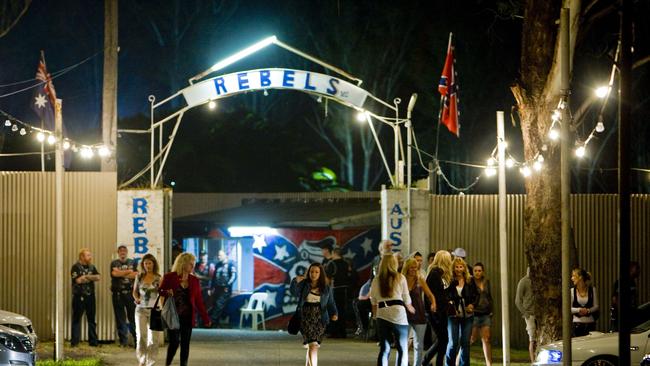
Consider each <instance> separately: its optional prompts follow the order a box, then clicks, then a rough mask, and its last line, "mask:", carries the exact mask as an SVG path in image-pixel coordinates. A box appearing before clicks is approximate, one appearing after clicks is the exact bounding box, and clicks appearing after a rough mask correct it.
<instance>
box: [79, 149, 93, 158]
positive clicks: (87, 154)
mask: <svg viewBox="0 0 650 366" xmlns="http://www.w3.org/2000/svg"><path fill="white" fill-rule="evenodd" d="M80 154H81V157H82V158H84V159H90V158H92V157H93V155H94V154H93V149H91V148H89V147H82V148H81V152H80Z"/></svg>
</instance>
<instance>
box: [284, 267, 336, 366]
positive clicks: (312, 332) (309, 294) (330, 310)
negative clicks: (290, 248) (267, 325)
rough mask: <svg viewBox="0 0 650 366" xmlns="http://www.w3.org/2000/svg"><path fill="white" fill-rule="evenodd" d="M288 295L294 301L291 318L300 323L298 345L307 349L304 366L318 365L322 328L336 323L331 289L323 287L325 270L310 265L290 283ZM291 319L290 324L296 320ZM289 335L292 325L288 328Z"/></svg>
mask: <svg viewBox="0 0 650 366" xmlns="http://www.w3.org/2000/svg"><path fill="white" fill-rule="evenodd" d="M290 291H291V293H292V294H293V295H294V296H296V297H298V307H297V308H296V311H297V312H299V313H298V314H296V315H294V317H298V319H300V332H301V333H302V340H303V342H302V344H303V346H304V347H305V348H307V356H306V361H305V365H307V366H317V365H318V348H320V343H321V340H322V339H323V334H324V333H325V328H326V327H327V324H329V321H330V319H331V320H333V321H336V320H337V319H338V313H337V310H336V305H335V304H334V296H333V295H332V289H331V287H330V286H328V285H327V279H326V278H325V270H324V269H323V266H322V265H320V263H312V264H311V265H310V266H309V268H308V269H307V278H305V276H296V278H294V279H293V280H291V287H290ZM292 319H293V323H295V322H297V320H295V319H294V318H292ZM290 328H292V332H293V331H294V330H295V324H290Z"/></svg>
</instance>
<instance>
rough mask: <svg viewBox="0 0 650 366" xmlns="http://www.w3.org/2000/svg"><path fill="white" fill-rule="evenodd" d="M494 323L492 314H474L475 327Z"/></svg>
mask: <svg viewBox="0 0 650 366" xmlns="http://www.w3.org/2000/svg"><path fill="white" fill-rule="evenodd" d="M490 325H492V315H490V314H485V315H474V325H473V326H474V327H479V328H480V327H489V326H490Z"/></svg>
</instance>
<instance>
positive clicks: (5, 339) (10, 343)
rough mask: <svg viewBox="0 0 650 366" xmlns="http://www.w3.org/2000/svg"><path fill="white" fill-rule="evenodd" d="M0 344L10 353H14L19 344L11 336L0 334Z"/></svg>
mask: <svg viewBox="0 0 650 366" xmlns="http://www.w3.org/2000/svg"><path fill="white" fill-rule="evenodd" d="M0 344H1V345H3V346H5V347H6V348H8V349H10V350H12V351H15V350H17V349H18V345H19V342H18V339H16V337H14V336H12V335H11V334H6V333H0Z"/></svg>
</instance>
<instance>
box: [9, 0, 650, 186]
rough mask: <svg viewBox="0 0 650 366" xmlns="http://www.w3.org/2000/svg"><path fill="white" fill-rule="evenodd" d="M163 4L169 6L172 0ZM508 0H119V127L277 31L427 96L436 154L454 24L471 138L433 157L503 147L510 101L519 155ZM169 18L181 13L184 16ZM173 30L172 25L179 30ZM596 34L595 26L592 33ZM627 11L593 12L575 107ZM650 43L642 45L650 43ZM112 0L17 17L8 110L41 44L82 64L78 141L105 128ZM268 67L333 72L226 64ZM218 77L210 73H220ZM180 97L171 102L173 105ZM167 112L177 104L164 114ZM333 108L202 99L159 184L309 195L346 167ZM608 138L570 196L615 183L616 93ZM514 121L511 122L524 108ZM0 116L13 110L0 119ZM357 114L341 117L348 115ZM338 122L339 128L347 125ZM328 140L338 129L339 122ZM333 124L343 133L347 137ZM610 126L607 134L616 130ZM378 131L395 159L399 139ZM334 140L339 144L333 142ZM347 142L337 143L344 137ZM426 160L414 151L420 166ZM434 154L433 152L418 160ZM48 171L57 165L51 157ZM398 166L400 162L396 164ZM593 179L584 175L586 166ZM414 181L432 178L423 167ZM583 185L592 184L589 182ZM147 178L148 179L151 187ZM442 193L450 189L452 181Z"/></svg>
mask: <svg viewBox="0 0 650 366" xmlns="http://www.w3.org/2000/svg"><path fill="white" fill-rule="evenodd" d="M163 4H164V6H163ZM517 4H518V2H512V1H478V0H477V1H453V2H431V1H411V2H402V3H399V4H398V3H396V2H392V1H355V2H349V1H340V0H339V1H318V2H311V1H310V2H306V1H297V0H296V1H276V2H272V1H232V2H219V1H180V0H179V1H171V0H170V1H162V2H161V1H121V2H120V3H119V6H120V9H119V13H120V15H119V46H120V52H119V65H118V68H119V69H118V73H119V76H118V79H119V90H118V114H119V119H120V120H119V128H145V127H146V125H147V124H148V123H149V103H148V101H147V97H148V96H149V95H155V96H156V97H157V98H158V100H160V99H162V98H165V97H167V96H168V95H170V94H172V93H173V92H174V91H176V90H179V89H181V88H183V87H185V86H187V79H188V78H189V77H191V76H193V75H195V74H197V73H199V72H201V71H203V70H205V69H207V68H208V67H210V66H211V65H212V64H213V63H214V62H216V61H218V60H220V59H222V58H224V57H226V56H228V55H230V54H232V53H233V52H236V51H238V50H240V49H241V48H243V47H246V46H248V45H250V44H252V43H254V42H257V41H258V40H260V39H262V38H265V37H267V36H269V35H273V34H275V35H276V36H277V37H278V38H279V39H280V40H281V41H283V42H285V43H287V44H289V45H291V46H293V47H296V48H298V49H300V50H302V51H305V52H307V53H310V54H313V55H314V56H316V57H318V58H320V59H323V60H325V61H327V62H328V63H330V64H333V65H335V66H338V67H340V68H342V69H344V70H346V71H347V72H349V73H351V74H352V75H355V76H357V77H360V78H361V79H363V80H364V84H363V86H364V87H365V88H366V89H367V90H369V91H370V92H371V93H373V94H374V95H376V96H378V97H380V98H382V99H385V100H388V101H392V99H393V98H395V97H399V98H401V99H402V111H401V113H405V110H406V104H407V103H408V99H409V96H410V95H411V93H418V94H419V99H418V103H417V105H416V107H415V110H414V116H413V122H414V126H415V131H416V133H417V138H418V143H419V145H420V148H421V149H422V150H424V151H426V152H428V153H429V154H432V153H433V152H434V149H435V141H436V121H437V113H438V107H439V105H438V104H439V99H438V98H439V95H438V94H437V91H436V89H437V82H438V79H439V78H440V72H441V70H442V66H443V63H444V57H445V52H446V44H447V39H448V35H449V32H453V33H454V35H455V46H456V53H457V63H456V68H457V72H458V80H459V84H460V101H461V104H460V109H461V124H462V125H461V126H462V127H461V137H460V139H457V138H456V137H454V136H452V135H451V134H449V133H448V132H447V131H446V130H441V131H440V135H439V146H438V150H439V157H440V159H443V160H450V161H457V162H466V163H475V164H485V160H486V159H487V157H489V154H490V152H491V149H492V147H493V146H494V144H495V130H496V127H495V111H496V110H504V111H506V116H507V117H506V123H507V130H506V135H507V136H508V139H509V141H510V148H511V151H512V154H513V155H515V156H518V157H520V158H521V157H522V152H521V151H522V150H521V132H520V131H519V130H518V124H516V126H513V125H512V124H511V123H510V117H509V115H510V110H511V108H512V106H513V105H514V99H513V98H512V95H511V94H510V91H509V85H511V84H512V83H513V82H514V81H515V80H516V79H517V71H518V68H519V51H520V43H521V40H520V30H521V22H522V20H521V18H520V15H521V13H522V10H521V9H520V8H519V6H518V5H517ZM636 6H637V10H638V11H637V12H636V13H637V14H648V12H647V11H648V8H649V6H648V2H647V1H639V2H637V4H636ZM174 20H176V21H177V22H176V23H174ZM646 23H647V19H643V20H640V21H639V22H638V23H637V24H636V26H635V31H636V40H635V41H636V43H637V47H636V48H635V51H636V52H637V55H638V56H637V57H639V58H642V57H644V56H647V55H648V54H649V52H648V51H649V49H648V46H647V45H648V43H649V42H647V40H648V25H647V24H646ZM174 24H178V26H177V27H174V26H173V25H174ZM585 29H586V28H585ZM616 31H617V16H616V14H614V13H613V14H611V15H609V16H605V17H603V18H601V19H599V20H598V21H597V22H596V23H594V25H593V26H591V25H590V26H589V30H588V32H585V33H586V34H585V36H583V37H582V38H581V43H580V46H579V48H578V49H577V50H576V61H575V68H574V75H573V81H572V83H573V84H572V85H573V86H572V87H573V94H572V98H573V101H572V108H573V109H577V108H578V106H579V105H580V104H581V103H582V101H583V100H584V99H585V98H586V97H587V96H588V95H589V93H591V92H592V90H593V88H594V87H595V83H596V82H598V83H599V84H600V83H602V82H604V81H605V80H606V79H607V78H608V75H609V68H610V67H611V60H610V59H609V57H610V55H611V54H610V53H611V51H612V50H613V48H614V47H615V45H616ZM644 41H645V42H644ZM102 49H103V2H101V1H83V0H76V1H73V0H66V1H34V2H33V3H32V4H31V6H30V7H29V9H28V10H27V13H26V14H25V15H24V16H23V17H22V18H21V19H20V21H19V22H18V24H17V25H16V26H15V27H14V28H13V29H12V30H11V31H10V32H9V33H8V34H7V35H5V36H4V37H2V38H0V85H2V87H0V95H1V96H2V97H1V98H0V109H2V110H3V111H6V112H8V113H10V114H12V115H14V116H15V117H17V118H19V119H21V120H23V121H25V122H29V123H34V124H36V115H35V114H34V113H33V112H32V111H31V109H30V108H29V103H30V98H31V91H27V92H23V93H19V94H16V95H12V96H5V95H6V94H8V93H11V92H13V91H16V90H18V89H21V88H24V87H26V86H28V85H30V84H29V83H27V84H21V85H16V86H7V84H10V83H14V82H18V81H23V80H29V79H32V78H33V77H34V74H35V71H36V67H37V63H38V59H39V52H40V50H43V51H44V52H45V58H46V61H47V66H48V70H49V71H50V73H55V72H57V71H60V70H62V69H64V68H66V67H69V66H73V65H76V64H79V65H78V66H77V67H74V68H72V69H71V70H70V71H69V72H67V73H66V74H63V75H61V76H59V77H57V78H56V79H54V85H55V87H56V90H57V95H58V97H59V98H61V99H63V111H64V112H63V116H64V123H65V125H66V128H67V130H68V133H69V136H70V137H71V138H72V139H74V140H76V141H79V142H82V143H95V142H99V140H100V137H101V128H100V125H101V94H102V90H101V84H102V63H103V55H102ZM262 67H287V68H295V69H301V70H310V71H314V72H324V69H323V68H322V67H320V66H318V65H315V64H313V63H310V62H307V61H305V60H304V59H301V58H299V57H298V56H295V55H293V54H290V53H288V52H287V51H285V50H282V49H280V48H278V47H273V46H272V47H269V48H268V49H265V50H263V51H260V52H259V53H257V54H255V55H254V56H252V57H250V58H248V59H246V60H244V61H242V62H239V63H237V64H235V65H232V66H230V67H228V68H227V69H225V70H223V73H224V74H225V73H229V72H234V71H243V70H252V69H256V68H262ZM649 71H650V64H646V65H644V66H641V67H639V68H637V69H635V70H634V76H635V84H634V86H633V87H634V93H635V101H634V106H635V107H634V110H633V116H634V124H635V125H634V126H635V134H634V136H635V140H634V141H633V147H632V149H633V152H634V154H633V156H635V161H633V162H632V166H633V167H640V168H648V167H650V155H649V153H648V152H646V148H644V146H645V144H644V142H645V141H646V140H647V139H648V138H649V137H650V136H649V135H650V128H649V127H648V123H647V119H648V110H649V109H650V103H648V99H649V96H650V82H649V81H650V80H648V74H649ZM211 76H216V75H211ZM177 107H178V106H170V108H172V109H173V108H177ZM597 108H598V107H593V108H592V109H593V110H590V112H589V114H588V118H586V119H585V122H584V123H583V124H582V125H581V127H580V128H579V129H578V131H577V133H578V134H579V135H581V136H583V137H584V136H586V134H588V133H589V130H590V129H591V128H593V126H594V125H595V123H596V122H595V115H596V113H597ZM170 110H171V109H170ZM327 112H328V117H327V118H328V119H327V120H326V121H329V122H328V123H343V122H342V121H343V120H344V119H349V123H352V124H355V126H354V127H353V128H352V133H353V134H354V136H355V137H354V138H353V140H354V143H353V144H352V145H353V146H354V147H353V149H354V158H353V159H352V160H353V162H354V167H355V168H354V169H353V170H354V181H353V182H352V183H350V182H346V179H341V181H340V182H338V185H337V187H344V188H348V189H363V188H364V187H362V185H361V183H360V176H361V174H362V170H361V166H362V164H363V161H362V159H361V155H362V151H361V150H360V149H359V145H360V142H359V140H358V135H359V134H360V133H362V131H357V130H359V129H360V128H361V127H360V126H358V125H356V122H354V119H353V112H352V111H351V110H349V109H346V108H342V107H338V106H332V105H329V106H328V110H327ZM324 116H325V107H324V106H323V103H320V104H319V103H318V102H317V101H316V100H315V98H313V97H311V96H309V95H306V94H304V93H298V92H287V91H271V92H270V95H269V96H267V97H265V96H263V95H261V93H250V94H245V95H240V96H236V97H231V98H228V99H225V100H222V101H220V102H219V106H218V108H217V110H215V111H207V110H206V108H202V107H198V108H195V109H194V110H192V111H190V112H189V113H188V114H187V116H186V117H185V119H184V121H183V124H182V126H181V128H180V130H179V135H178V137H177V140H176V143H175V145H174V147H173V148H172V153H171V155H170V161H169V162H168V166H167V169H166V171H165V176H164V183H165V184H166V185H169V184H170V183H171V182H172V181H173V182H175V183H176V187H175V189H176V190H177V191H221V192H237V191H300V190H319V189H322V188H323V187H320V186H318V185H317V184H316V185H315V184H314V182H313V181H311V180H310V177H311V176H312V172H313V171H315V170H318V169H320V168H321V167H327V168H329V169H331V170H333V171H335V172H336V173H337V174H338V175H339V177H345V174H344V173H343V171H344V170H345V168H344V167H343V166H342V164H341V160H340V159H339V158H338V156H337V154H336V153H335V152H334V150H333V149H332V148H331V145H330V144H328V142H327V141H325V140H324V139H322V138H321V137H320V136H319V135H318V134H317V133H316V132H315V131H314V130H313V129H312V128H310V127H309V121H314V120H321V121H323V120H325V117H324ZM605 118H606V119H605V126H606V130H605V133H603V134H601V135H599V136H598V137H597V139H596V141H594V143H593V144H590V148H593V150H599V149H600V148H601V146H602V147H603V148H602V149H600V150H602V151H601V153H600V155H599V156H598V159H597V160H596V161H595V162H594V161H593V160H589V161H586V162H582V163H580V165H576V166H575V167H574V179H573V185H574V186H573V190H574V191H575V192H583V193H586V192H613V191H615V189H616V185H615V172H608V171H604V170H603V171H599V169H601V168H612V167H615V163H616V161H615V151H616V150H615V149H616V144H615V141H616V134H615V133H613V134H610V133H609V132H610V131H612V128H611V127H612V126H614V125H615V123H616V104H615V98H613V100H611V101H610V103H609V104H608V105H607V108H606V112H605ZM515 120H516V118H515ZM3 121H4V118H3ZM346 123H347V122H346ZM337 126H338V125H337ZM2 128H3V129H2V133H3V134H4V146H2V152H3V153H7V152H23V151H36V150H37V148H38V145H37V144H36V143H35V142H33V138H32V139H28V138H27V137H20V136H18V135H17V134H16V133H12V132H11V131H9V130H8V129H6V128H4V127H2ZM332 131H333V132H334V134H336V133H339V132H340V131H342V130H341V129H340V128H338V127H337V128H333V129H332ZM337 131H339V132H337ZM144 136H145V135H142V136H133V135H130V136H129V135H125V134H122V135H121V137H120V138H118V176H119V180H120V181H124V180H126V179H128V178H129V177H130V176H131V175H132V174H133V173H135V172H137V171H138V170H140V169H141V168H142V167H143V166H144V165H145V164H146V163H147V162H148V153H149V146H148V137H144ZM608 136H609V137H608ZM380 137H381V140H382V141H383V143H384V145H385V149H386V151H387V152H389V155H390V156H391V157H392V136H391V134H389V133H388V131H387V129H384V131H383V132H381V135H380ZM335 145H336V143H335ZM337 148H339V149H340V150H341V149H343V148H344V146H343V145H340V144H339V145H337ZM416 158H417V157H416V156H415V155H414V159H415V161H417V159H416ZM423 158H424V160H425V163H426V162H428V161H430V160H431V159H430V158H428V157H426V156H424V157H423ZM48 164H49V165H48V166H49V167H50V168H51V166H52V164H51V161H50V162H48ZM390 164H392V162H390ZM592 165H593V167H594V168H596V169H595V173H593V174H592V179H591V180H590V179H588V175H587V173H588V171H587V169H586V168H589V167H591V166H592ZM39 167H40V163H39V160H38V159H37V158H32V157H30V158H0V169H2V170H37V169H39ZM97 168H98V164H97V163H96V162H83V161H79V160H74V161H73V164H72V170H93V169H97ZM442 168H443V171H445V174H446V175H447V176H448V177H449V178H450V179H451V180H452V182H453V183H454V184H456V185H458V186H466V185H468V184H470V183H471V182H472V181H473V180H474V178H475V177H476V176H477V175H479V174H481V170H479V169H475V168H470V167H463V166H458V165H452V164H447V163H443V164H442ZM370 171H371V179H370V180H371V182H370V183H369V184H368V186H367V187H365V188H366V189H378V188H379V186H380V185H381V184H387V183H388V177H387V176H386V174H385V172H383V168H382V165H381V164H380V160H379V159H378V157H377V154H376V152H375V154H374V157H373V158H372V159H371V169H370ZM414 174H415V175H416V176H417V177H418V178H419V177H423V176H425V175H426V172H425V171H424V170H423V169H421V168H419V164H416V165H414ZM635 175H636V178H638V179H636V181H635V182H636V184H634V185H633V190H635V191H638V192H650V179H649V178H648V173H645V175H644V174H641V173H635ZM509 179H510V181H509V191H511V192H518V193H522V192H523V185H522V183H521V179H522V178H521V177H520V175H519V173H516V172H514V171H513V172H512V173H510V174H509ZM588 182H589V183H588ZM141 183H143V182H141ZM495 191H496V184H495V179H492V180H490V179H486V178H482V179H481V181H480V182H479V184H478V185H477V186H476V187H475V188H474V189H473V190H472V191H471V193H494V192H495ZM442 193H454V191H453V190H451V189H449V187H447V186H446V185H444V186H443V187H442Z"/></svg>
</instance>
